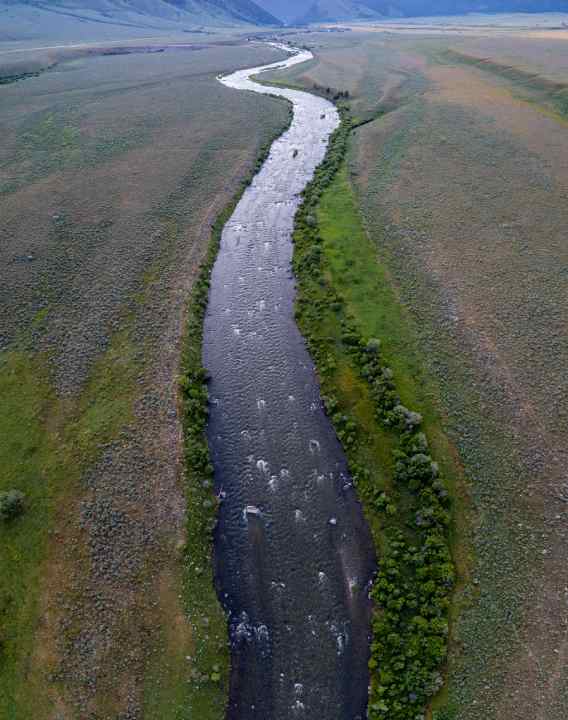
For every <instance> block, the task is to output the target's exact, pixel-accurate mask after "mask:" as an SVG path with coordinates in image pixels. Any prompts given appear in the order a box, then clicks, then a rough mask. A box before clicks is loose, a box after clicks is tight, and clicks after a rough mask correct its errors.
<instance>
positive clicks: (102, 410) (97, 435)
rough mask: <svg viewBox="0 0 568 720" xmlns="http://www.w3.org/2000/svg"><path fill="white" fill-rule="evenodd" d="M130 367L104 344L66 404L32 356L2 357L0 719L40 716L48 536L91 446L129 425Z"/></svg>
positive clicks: (124, 342)
mask: <svg viewBox="0 0 568 720" xmlns="http://www.w3.org/2000/svg"><path fill="white" fill-rule="evenodd" d="M136 369H137V368H136V364H135V362H134V360H133V356H132V351H131V346H130V344H129V341H128V337H127V336H126V334H124V335H118V336H116V337H115V338H114V340H113V342H112V343H111V346H110V348H109V350H108V351H107V353H106V354H105V355H104V356H102V358H101V359H100V360H99V361H98V362H97V363H96V364H95V366H94V369H93V371H92V373H91V376H90V379H89V381H88V383H87V385H86V387H85V389H84V391H83V392H82V393H81V395H80V396H79V397H78V398H76V399H67V400H65V399H60V398H58V397H57V396H56V394H55V392H54V390H53V388H52V386H51V383H50V378H49V374H48V371H47V366H46V363H45V362H44V361H43V359H41V358H39V357H34V356H32V355H30V354H25V353H22V352H10V353H8V354H7V355H6V356H5V357H4V358H3V360H2V362H1V363H0V396H1V397H2V404H1V407H0V467H1V468H2V471H1V474H0V491H5V490H11V489H17V490H20V491H22V492H23V493H24V494H25V496H26V510H25V513H24V515H23V516H21V517H20V518H18V519H16V520H14V521H12V522H9V523H6V524H1V525H0V546H1V547H2V552H1V553H0V577H2V578H9V583H6V582H3V583H2V585H1V587H0V687H2V692H1V693H0V717H1V718H10V720H28V719H29V718H30V717H37V718H39V717H47V715H48V711H49V708H50V700H49V698H48V696H47V695H46V688H45V683H44V682H43V679H42V678H40V677H39V675H38V674H37V673H36V672H35V671H34V669H33V668H32V665H33V663H32V653H33V650H34V640H35V636H36V633H37V630H38V622H39V600H40V597H41V592H42V590H43V589H44V584H43V583H44V581H45V573H46V562H47V559H48V552H49V542H50V531H51V530H52V528H53V527H54V525H55V522H56V519H57V515H58V513H59V512H64V508H65V505H66V501H67V499H68V498H69V497H70V496H71V494H72V493H73V492H76V491H77V486H78V483H79V480H80V477H81V473H82V471H83V470H84V469H85V468H86V467H88V465H89V464H90V463H92V462H93V461H94V460H95V459H96V457H97V455H98V453H99V452H100V449H99V448H100V446H101V445H102V444H104V443H106V442H109V441H110V440H111V439H113V438H116V437H117V436H118V434H119V432H120V430H121V429H122V428H123V427H124V426H125V425H126V424H127V423H128V421H129V420H130V419H131V414H132V403H133V401H134V398H135V391H134V388H135V384H134V383H135V375H136ZM41 670H42V672H47V671H48V668H42V669H41ZM38 707H39V708H41V710H38Z"/></svg>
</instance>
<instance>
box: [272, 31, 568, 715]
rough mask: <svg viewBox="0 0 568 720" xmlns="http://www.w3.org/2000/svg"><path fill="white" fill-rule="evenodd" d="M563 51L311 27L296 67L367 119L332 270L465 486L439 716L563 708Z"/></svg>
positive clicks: (498, 41)
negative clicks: (435, 423)
mask: <svg viewBox="0 0 568 720" xmlns="http://www.w3.org/2000/svg"><path fill="white" fill-rule="evenodd" d="M560 32H562V31H560ZM300 37H301V36H299V38H298V40H299V41H300ZM304 42H305V38H304ZM563 42H564V40H563V39H562V38H560V37H559V38H558V39H557V40H554V38H553V39H551V38H549V37H547V38H539V37H534V36H533V34H532V33H529V32H526V31H525V30H519V31H518V32H510V31H509V32H507V33H506V34H505V33H504V34H503V35H502V36H499V37H497V38H496V37H495V34H494V33H493V32H491V33H485V31H483V30H480V29H478V30H476V32H475V33H469V34H468V33H464V34H463V36H460V35H459V34H452V33H445V34H443V35H442V34H439V35H436V34H435V33H429V34H428V35H426V34H423V35H421V34H420V33H419V32H413V33H409V34H405V33H397V34H394V33H381V32H372V33H371V32H365V31H364V29H362V28H361V29H359V31H356V32H352V33H345V34H341V35H338V36H334V35H318V36H312V37H311V38H310V39H309V43H308V44H309V45H310V46H312V47H313V49H314V50H315V52H316V54H317V58H316V61H315V62H312V63H311V64H310V65H309V66H306V67H305V68H304V69H302V68H297V69H296V70H295V72H294V74H293V75H291V76H290V82H292V83H293V84H294V85H299V86H303V87H305V88H306V89H313V88H314V86H316V87H319V88H321V87H324V88H326V87H328V86H329V87H333V88H337V89H347V90H348V91H349V105H350V107H351V111H352V113H353V115H354V116H355V119H356V121H359V122H363V124H361V125H360V126H359V127H358V128H356V129H355V130H354V131H353V133H352V136H351V144H350V150H349V155H348V170H346V171H344V173H343V175H342V176H341V177H340V178H339V179H338V180H337V181H336V182H335V183H334V186H333V187H332V188H330V189H329V190H327V191H326V193H325V194H324V196H323V198H322V204H321V210H320V212H321V215H320V222H321V235H322V238H323V240H324V245H323V247H324V250H325V253H326V258H327V261H328V263H329V272H330V273H331V274H332V276H333V275H334V274H335V277H336V281H335V282H336V283H337V286H338V287H340V288H341V293H342V295H343V296H344V299H345V300H344V301H345V302H346V303H348V304H349V306H350V307H351V308H352V314H353V316H354V317H355V318H356V320H357V322H358V323H360V324H361V326H362V327H365V328H366V331H367V332H369V333H372V334H373V336H376V337H377V338H379V339H381V340H382V341H383V347H384V351H385V353H387V352H388V361H389V365H390V366H391V367H392V369H393V372H394V377H395V382H397V384H398V382H400V383H401V386H400V388H398V389H399V391H400V394H401V396H403V393H404V392H410V390H411V389H412V388H418V389H420V391H421V393H422V395H421V396H416V395H414V396H413V395H412V393H411V394H410V396H409V400H408V403H409V406H410V407H413V408H415V409H418V410H419V411H420V412H421V413H424V415H425V418H426V420H425V422H426V423H427V424H428V425H430V424H431V422H432V419H433V418H434V417H438V418H439V422H440V425H439V427H440V432H441V433H442V437H444V436H445V437H447V438H448V442H449V445H448V447H449V448H451V447H452V446H454V447H455V448H456V449H457V451H458V453H459V461H458V466H459V464H460V463H463V467H464V473H465V477H466V478H467V485H466V486H465V487H464V489H463V491H462V492H460V493H459V495H458V497H457V498H454V504H453V516H454V522H456V523H457V524H456V525H455V526H454V528H455V530H457V535H455V536H454V537H455V540H457V542H458V547H461V553H462V555H463V557H464V558H465V560H466V562H465V568H466V570H467V569H468V567H469V575H468V573H467V572H466V573H465V574H464V575H463V577H464V578H465V579H466V580H467V582H466V583H465V585H464V586H463V587H462V588H461V589H460V591H459V592H458V593H457V594H456V604H455V609H454V618H455V616H456V615H457V611H458V610H459V617H458V618H457V619H456V620H455V621H454V622H453V623H452V632H451V642H450V655H449V661H448V671H447V684H446V687H445V688H444V690H443V692H442V693H441V694H440V695H438V697H437V698H436V699H435V701H434V703H433V705H432V708H431V712H433V716H434V718H436V720H455V719H457V718H459V719H460V720H488V719H489V718H495V719H497V718H499V719H500V720H501V719H503V718H515V719H517V718H523V719H524V718H527V719H528V718H535V717H546V718H547V720H548V719H550V720H556V719H557V718H558V719H560V718H563V717H565V716H566V710H567V707H568V704H567V703H568V695H567V692H568V683H567V678H566V675H565V673H564V672H562V667H563V662H564V660H563V658H565V653H566V652H567V651H568V644H567V639H566V628H565V626H564V624H563V621H562V609H561V608H562V602H563V600H562V598H563V597H564V590H563V577H564V574H563V571H562V568H563V567H564V564H565V562H566V549H565V548H566V544H565V540H566V532H567V529H566V514H565V513H566V511H565V501H566V487H565V479H563V477H564V476H563V470H562V468H563V467H565V461H566V457H567V453H568V443H567V440H566V432H565V418H566V412H567V402H566V401H567V399H568V394H567V386H566V373H565V372H564V368H565V366H566V361H567V359H568V357H567V355H568V345H567V344H566V342H565V339H566V332H565V329H566V327H565V320H563V318H564V319H565V318H566V317H567V316H568V308H567V307H566V293H565V292H564V290H565V283H564V279H565V267H566V243H565V242H564V230H563V228H564V227H565V226H566V219H567V218H566V217H565V215H566V204H565V202H564V200H563V198H564V197H565V192H566V182H567V180H568V178H567V176H566V168H567V167H568V164H567V162H566V161H567V157H566V147H568V146H567V145H566V132H567V128H566V123H565V118H564V110H563V106H562V94H563V84H564V83H565V81H566V78H567V76H566V74H565V62H566V61H565V53H564V51H563V47H564V45H563ZM471 57H473V58H477V59H476V60H475V61H471ZM479 58H484V59H485V60H484V62H482V63H480V62H479ZM488 58H489V59H488ZM275 75H276V77H278V78H279V80H280V81H281V82H286V81H287V78H286V77H284V76H283V75H282V73H278V74H275ZM373 118H375V119H373ZM345 203H347V205H348V206H351V207H353V203H354V206H355V208H356V213H355V215H353V213H352V212H350V211H349V207H347V206H346V204H345ZM361 223H362V227H363V228H364V240H362V235H361V232H362V231H359V230H358V229H357V228H359V227H361ZM369 268H371V269H369ZM375 285H376V287H378V288H379V290H377V289H373V286H375ZM389 298H390V300H389ZM401 317H403V318H406V320H407V322H406V321H405V322H404V323H403V324H401V322H400V318H401ZM387 348H388V349H389V350H387ZM413 348H414V351H413ZM410 358H413V361H412V362H411V361H410ZM405 378H409V379H410V380H406V379H405ZM348 386H349V383H348V382H347V386H346V389H348ZM338 387H341V383H340V382H339V380H338ZM406 387H408V390H405V388H406ZM425 388H426V389H427V390H425ZM344 389H345V388H344ZM353 393H354V394H353V397H354V402H355V399H356V398H357V397H359V396H360V392H359V391H356V392H355V391H353ZM411 398H412V399H414V402H415V403H416V402H417V401H418V404H417V405H414V406H413V405H412V404H411ZM355 404H356V403H355ZM428 407H432V408H433V409H434V414H433V415H428V412H427V410H425V408H428ZM427 434H428V432H427ZM429 437H430V435H429ZM383 462H384V464H385V467H386V468H387V469H388V459H387V458H383ZM455 547H456V546H455V541H454V549H455ZM470 555H471V558H472V559H471V563H469V562H468V558H469V556H470ZM458 567H459V563H458Z"/></svg>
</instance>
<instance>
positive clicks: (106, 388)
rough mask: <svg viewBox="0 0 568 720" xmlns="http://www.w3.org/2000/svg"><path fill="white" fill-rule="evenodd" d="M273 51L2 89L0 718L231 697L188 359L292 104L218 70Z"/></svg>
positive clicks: (191, 710) (212, 51)
mask: <svg viewBox="0 0 568 720" xmlns="http://www.w3.org/2000/svg"><path fill="white" fill-rule="evenodd" d="M278 57H279V55H278V53H277V52H276V51H274V50H272V49H270V48H258V47H256V48H255V47H250V46H244V45H239V44H230V45H215V44H211V45H210V46H208V47H203V46H201V47H199V48H193V49H190V50H188V49H184V50H179V51H175V50H166V51H165V52H161V53H156V54H132V55H110V56H104V57H97V56H90V57H78V58H75V59H72V60H70V61H67V62H60V63H59V64H56V65H54V66H53V67H51V69H48V70H46V71H45V72H43V73H41V74H40V75H38V76H32V77H26V78H25V79H23V80H21V81H19V82H11V83H9V84H4V85H2V86H0V93H1V94H2V102H1V104H0V123H1V126H2V130H3V142H2V147H1V148H0V214H1V215H2V220H3V222H2V229H1V231H0V232H1V235H2V241H1V242H0V262H1V263H2V265H3V267H4V269H5V273H4V275H3V278H4V282H3V283H2V288H1V289H0V296H1V299H0V302H1V303H2V307H3V313H2V318H1V320H0V389H1V392H2V398H3V402H2V404H1V406H0V459H1V463H2V468H3V470H2V474H1V476H0V491H9V490H15V489H17V490H21V491H22V492H23V493H24V495H25V505H24V513H23V515H21V517H18V518H15V519H13V520H11V521H9V522H5V523H3V524H2V525H1V526H0V534H1V540H2V551H1V552H0V574H1V575H2V577H3V578H5V579H6V578H8V581H6V582H3V583H2V588H1V590H0V687H2V692H1V693H0V717H1V718H6V719H8V718H9V719H10V720H20V719H21V720H29V718H30V717H32V716H33V717H34V718H38V720H41V718H51V717H55V716H57V717H60V716H63V717H66V718H81V720H83V719H84V718H87V717H88V718H93V719H95V718H101V719H102V718H110V717H129V716H134V715H136V716H139V715H140V714H141V713H143V714H144V717H148V718H153V717H155V718H160V719H162V718H172V719H173V718H176V720H177V719H178V718H179V719H182V718H186V717H194V715H195V713H198V714H199V717H200V718H203V720H209V718H211V719H213V718H215V720H217V718H219V719H220V718H221V717H222V715H223V709H224V703H225V697H226V685H227V681H228V678H227V662H226V656H227V647H226V624H225V619H224V617H223V614H222V612H221V610H220V608H219V606H218V604H217V600H216V597H215V593H214V591H213V587H212V583H211V576H210V568H208V567H204V572H203V573H202V574H200V577H199V578H198V577H197V576H194V577H192V578H191V587H189V589H188V585H187V582H188V576H187V572H188V570H187V568H188V567H189V565H190V563H191V557H192V555H191V553H192V551H193V550H194V549H195V547H196V543H197V545H198V544H199V542H200V541H197V540H196V538H195V537H193V536H192V530H193V526H192V525H191V524H190V525H187V524H186V517H187V516H189V517H192V514H193V516H198V515H199V514H201V513H202V512H203V508H202V507H201V503H202V502H203V498H200V499H199V500H197V499H195V498H193V496H192V495H191V493H188V495H187V500H186V496H185V492H184V488H185V475H186V471H185V461H184V454H183V442H182V430H181V416H182V408H181V406H180V399H179V394H178V382H179V375H180V357H181V349H182V342H183V338H184V334H185V332H186V330H185V328H186V314H187V302H188V300H189V297H190V295H191V289H192V286H193V283H194V281H195V278H196V277H197V273H198V269H199V266H200V264H201V263H202V261H203V260H204V258H205V257H206V254H207V248H208V245H209V241H210V237H211V232H212V230H211V228H212V225H213V223H214V221H215V219H216V217H217V216H218V215H219V214H220V213H221V211H222V210H223V209H224V208H225V207H226V206H227V205H228V204H229V203H230V202H231V201H232V199H233V197H234V196H235V194H236V193H238V192H239V191H240V189H241V188H242V187H243V182H244V181H245V180H246V179H247V178H248V177H249V176H250V173H251V172H252V171H253V169H254V167H255V166H256V161H257V158H258V156H259V154H260V153H261V151H262V149H263V148H264V147H265V145H266V143H267V142H269V141H270V140H271V139H272V138H273V137H274V136H275V134H277V133H279V132H280V131H281V130H282V128H284V127H285V126H286V123H287V122H288V119H289V111H288V108H287V106H286V104H285V103H284V102H282V103H281V102H279V101H277V100H275V99H273V98H269V97H260V96H258V97H257V96H251V97H249V96H247V95H246V94H243V93H236V92H233V91H230V90H228V89H226V88H224V87H223V86H222V85H220V83H218V82H217V80H216V76H217V75H218V74H219V73H221V72H225V71H228V70H230V69H232V68H236V67H241V66H250V65H253V64H255V63H262V62H268V61H271V60H273V59H276V58H278ZM220 108H222V109H223V111H222V112H220ZM188 342H189V343H191V342H197V340H194V339H192V338H191V337H189V338H188ZM186 502H189V503H190V507H189V508H187V509H188V511H189V512H188V513H187V516H186ZM192 503H199V504H198V505H195V506H193V505H192ZM198 583H199V584H200V588H201V590H200V591H199V590H198V587H197V584H198ZM184 587H185V590H184ZM196 596H198V597H199V601H200V603H201V605H198V606H196V605H195V603H194V601H193V600H192V597H193V598H195V597H196Z"/></svg>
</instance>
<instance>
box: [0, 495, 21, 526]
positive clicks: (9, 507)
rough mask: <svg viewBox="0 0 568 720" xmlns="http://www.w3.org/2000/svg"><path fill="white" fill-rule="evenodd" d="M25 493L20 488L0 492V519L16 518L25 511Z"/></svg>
mask: <svg viewBox="0 0 568 720" xmlns="http://www.w3.org/2000/svg"><path fill="white" fill-rule="evenodd" d="M24 500H25V497H24V494H23V493H21V492H20V491H19V490H10V491H8V492H3V493H0V521H2V522H8V521H9V520H14V518H17V517H18V516H19V515H21V514H22V513H23V512H24Z"/></svg>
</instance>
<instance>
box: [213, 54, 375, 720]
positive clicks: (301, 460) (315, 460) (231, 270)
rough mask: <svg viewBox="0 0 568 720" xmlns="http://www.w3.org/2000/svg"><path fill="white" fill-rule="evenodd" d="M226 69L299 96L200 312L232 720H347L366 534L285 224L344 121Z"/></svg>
mask: <svg viewBox="0 0 568 720" xmlns="http://www.w3.org/2000/svg"><path fill="white" fill-rule="evenodd" d="M311 57H312V55H311V53H309V52H299V53H297V54H295V55H293V56H291V57H290V58H288V59H287V60H286V61H284V62H279V63H273V64H272V65H268V66H264V67H261V68H254V69H249V70H242V71H239V72H236V73H234V74H232V75H230V76H228V77H224V78H221V82H223V83H224V84H225V85H226V86H228V87H230V88H234V89H235V90H240V91H253V92H259V93H271V94H277V95H281V96H283V97H285V98H288V99H289V100H290V101H291V102H292V103H293V105H294V119H293V122H292V125H291V127H290V129H289V130H288V131H287V132H286V133H285V134H284V135H282V136H281V137H280V138H279V139H278V140H277V141H276V142H275V143H274V145H273V146H272V148H271V152H270V156H269V158H268V159H267V160H266V162H265V163H264V165H263V167H262V169H261V170H260V172H259V173H258V175H257V176H256V177H255V179H254V181H253V183H252V185H251V186H250V187H249V188H248V189H247V190H246V192H245V193H244V195H243V197H242V199H241V201H240V202H239V204H238V206H237V208H236V210H235V212H234V214H233V216H232V217H231V218H230V220H229V222H228V223H227V225H226V226H225V229H224V231H223V235H222V241H221V249H220V252H219V256H218V258H217V261H216V264H215V267H214V269H213V274H212V284H211V293H210V300H209V306H208V311H207V315H206V319H205V335H204V364H205V367H206V368H207V369H208V371H209V373H210V376H211V382H210V396H211V413H210V422H209V427H208V438H209V443H210V447H211V452H212V457H213V464H214V467H215V478H216V485H217V490H218V492H219V493H220V495H221V496H222V497H223V498H224V501H223V503H222V505H221V509H220V514H219V524H218V528H217V534H216V540H215V548H216V549H215V555H216V570H217V582H218V586H219V592H220V596H221V599H222V601H223V604H224V605H225V607H226V608H227V611H228V613H229V622H230V637H231V648H232V663H233V666H232V667H233V669H232V676H231V690H230V702H229V709H228V718H229V720H293V719H295V718H309V719H310V720H356V719H362V718H364V717H365V715H366V705H367V686H368V671H367V660H368V653H369V624H370V602H369V598H368V591H369V583H370V582H371V578H372V574H373V571H374V568H375V558H374V551H373V548H372V542H371V538H370V534H369V530H368V527H367V525H366V523H365V520H364V518H363V515H362V511H361V507H360V505H359V503H358V501H357V498H356V496H355V492H354V490H353V487H352V482H351V479H350V477H349V473H348V469H347V463H346V460H345V456H344V454H343V451H342V448H341V446H340V444H339V442H338V440H337V438H336V435H335V432H334V430H333V428H332V426H331V424H330V422H329V420H328V418H327V417H326V415H325V413H324V410H323V406H322V402H321V398H320V394H319V386H318V382H317V378H316V374H315V371H314V367H313V364H312V361H311V359H310V356H309V354H308V352H307V349H306V346H305V343H304V340H303V338H302V336H301V334H300V332H299V330H298V328H297V326H296V324H295V321H294V311H293V305H294V293H295V286H294V278H293V275H292V271H291V257H292V237H291V236H292V230H293V224H294V215H295V212H296V210H297V207H298V204H299V202H300V197H299V196H300V193H301V192H302V190H303V188H304V187H305V186H306V184H307V182H308V181H309V180H310V179H311V178H312V176H313V173H314V170H315V168H316V167H317V165H318V164H319V163H320V162H321V161H322V160H323V158H324V155H325V152H326V148H327V144H328V140H329V136H330V134H331V133H332V132H333V130H334V129H335V128H336V127H337V126H338V123H339V118H338V114H337V111H336V109H335V108H334V106H333V105H332V104H331V103H329V102H328V101H326V100H324V99H322V98H319V97H316V96H313V95H310V94H308V93H304V92H300V91H295V90H287V89H281V88H276V87H265V86H262V85H259V84H257V83H255V82H253V81H252V80H251V79H250V76H251V75H254V74H257V73H259V72H262V71H263V70H267V69H272V68H275V67H282V66H284V65H286V66H291V65H295V64H297V63H300V62H304V61H305V60H308V59H310V58H311Z"/></svg>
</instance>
